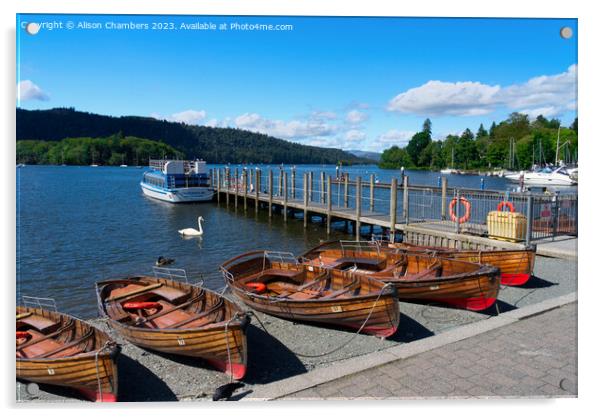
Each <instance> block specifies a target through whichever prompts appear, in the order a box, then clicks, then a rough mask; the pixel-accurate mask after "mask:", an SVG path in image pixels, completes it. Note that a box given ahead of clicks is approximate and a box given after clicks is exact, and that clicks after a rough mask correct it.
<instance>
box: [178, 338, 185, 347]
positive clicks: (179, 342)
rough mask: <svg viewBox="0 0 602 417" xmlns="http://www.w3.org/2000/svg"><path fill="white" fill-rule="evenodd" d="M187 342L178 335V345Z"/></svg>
mask: <svg viewBox="0 0 602 417" xmlns="http://www.w3.org/2000/svg"><path fill="white" fill-rule="evenodd" d="M185 344H186V342H185V341H184V339H182V338H180V337H178V345H180V346H184V345H185Z"/></svg>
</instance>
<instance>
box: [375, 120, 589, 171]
mask: <svg viewBox="0 0 602 417" xmlns="http://www.w3.org/2000/svg"><path fill="white" fill-rule="evenodd" d="M577 129H578V127H577V119H575V120H574V122H573V123H572V124H571V126H569V127H564V126H561V125H560V121H559V120H558V119H551V120H548V119H546V118H545V117H543V116H541V115H540V116H538V117H537V118H535V119H533V120H530V119H529V116H527V115H526V114H521V113H512V114H510V116H509V117H508V119H506V120H504V121H502V122H500V123H499V124H496V123H495V122H493V123H492V125H491V127H490V128H489V129H485V128H484V126H483V124H481V125H480V126H479V129H478V130H477V132H476V133H473V132H472V131H471V130H470V129H466V130H464V132H463V133H462V134H461V135H448V136H447V137H446V138H445V139H444V140H434V139H433V138H432V123H431V121H430V119H426V120H425V121H424V123H423V126H422V130H421V131H419V132H418V133H416V134H415V135H414V136H413V137H412V138H411V139H410V141H409V143H408V144H407V145H406V146H405V147H399V146H392V147H391V148H389V149H387V150H385V151H384V152H383V154H382V157H381V161H380V163H379V167H380V168H385V169H392V168H400V167H405V168H409V169H431V170H439V169H441V168H455V169H464V170H474V169H481V168H487V169H496V168H513V169H529V168H530V167H531V166H532V165H533V164H534V163H535V164H539V165H543V164H546V163H554V162H555V158H556V148H557V141H558V148H559V149H558V159H559V160H563V161H564V162H576V161H577V155H578V131H577ZM452 165H453V166H452Z"/></svg>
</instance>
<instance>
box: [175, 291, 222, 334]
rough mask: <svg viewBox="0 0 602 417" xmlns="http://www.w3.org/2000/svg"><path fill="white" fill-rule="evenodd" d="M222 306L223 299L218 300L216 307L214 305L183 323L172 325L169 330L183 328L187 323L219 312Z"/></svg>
mask: <svg viewBox="0 0 602 417" xmlns="http://www.w3.org/2000/svg"><path fill="white" fill-rule="evenodd" d="M223 305H224V299H223V298H220V300H219V302H218V303H217V304H216V305H214V306H213V307H211V308H210V309H209V310H207V311H204V312H203V313H201V314H198V315H196V316H192V317H190V318H187V319H186V320H183V321H181V322H179V323H176V324H174V325H172V326H171V328H172V329H177V328H178V327H182V326H184V325H186V324H188V323H191V322H193V321H196V320H199V319H202V318H203V317H207V316H208V315H209V314H211V313H214V312H215V311H217V310H219V309H220V308H221V307H222V306H223Z"/></svg>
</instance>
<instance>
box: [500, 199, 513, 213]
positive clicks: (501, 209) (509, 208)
mask: <svg viewBox="0 0 602 417" xmlns="http://www.w3.org/2000/svg"><path fill="white" fill-rule="evenodd" d="M504 207H508V210H510V213H514V204H512V203H511V202H510V201H500V204H498V205H497V211H504Z"/></svg>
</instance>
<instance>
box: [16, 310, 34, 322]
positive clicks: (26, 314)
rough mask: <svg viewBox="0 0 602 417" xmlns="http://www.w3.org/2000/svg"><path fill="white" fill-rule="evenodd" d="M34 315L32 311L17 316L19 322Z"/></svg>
mask: <svg viewBox="0 0 602 417" xmlns="http://www.w3.org/2000/svg"><path fill="white" fill-rule="evenodd" d="M32 314H33V313H32V312H31V311H29V312H27V313H21V314H17V320H22V319H25V318H27V317H29V316H31V315H32Z"/></svg>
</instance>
